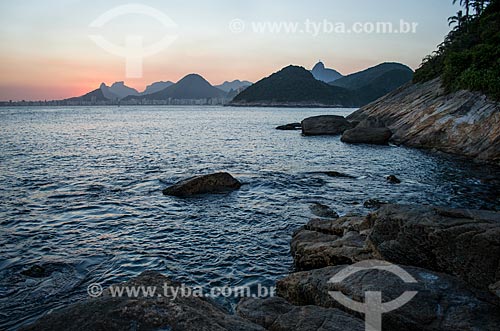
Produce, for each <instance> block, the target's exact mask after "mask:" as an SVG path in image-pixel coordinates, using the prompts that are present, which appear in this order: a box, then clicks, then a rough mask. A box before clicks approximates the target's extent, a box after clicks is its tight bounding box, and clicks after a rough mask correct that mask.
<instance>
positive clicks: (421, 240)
mask: <svg viewBox="0 0 500 331" xmlns="http://www.w3.org/2000/svg"><path fill="white" fill-rule="evenodd" d="M291 252H292V255H293V258H294V261H295V267H296V270H297V272H295V273H292V274H290V275H289V276H288V277H286V278H284V279H282V280H279V281H278V282H277V294H278V296H277V297H270V298H245V299H242V300H241V301H240V303H239V304H238V306H237V308H236V312H237V314H236V315H232V314H230V313H228V312H227V311H224V310H223V309H221V308H219V307H218V306H217V305H216V304H215V303H213V302H211V301H210V300H209V299H207V298H204V297H177V298H175V299H173V300H172V299H171V298H165V297H139V298H137V297H133V298H129V297H127V296H123V297H119V298H117V297H113V296H112V295H111V294H110V291H109V289H108V290H106V291H104V293H103V295H102V296H101V297H98V298H92V299H88V300H85V301H83V302H80V303H77V304H75V305H72V306H70V307H67V308H65V309H63V310H61V311H56V312H53V313H49V314H47V315H46V316H45V317H43V318H41V319H40V320H38V321H37V322H36V323H35V324H33V325H31V326H28V327H26V328H25V329H24V330H297V331H299V330H348V331H349V330H363V329H364V320H363V315H362V314H359V313H356V312H353V311H351V310H349V309H347V308H345V307H343V306H342V305H340V304H339V303H338V302H336V301H335V300H334V299H333V298H332V297H331V296H330V295H329V291H341V292H342V293H344V294H346V295H347V296H349V297H351V298H352V299H354V300H356V301H359V302H362V301H363V298H364V289H365V288H370V289H379V290H381V292H382V293H383V298H384V300H385V301H388V300H389V299H394V298H395V297H397V296H398V295H400V294H401V293H402V292H404V291H405V290H408V286H409V287H410V288H411V289H413V290H415V291H417V292H418V294H417V296H416V297H415V298H414V299H413V300H411V301H410V302H409V303H408V304H406V305H404V306H403V307H401V308H400V309H397V310H393V311H391V312H388V313H387V314H384V316H383V325H384V328H383V329H384V330H401V329H406V330H433V331H434V330H436V331H437V330H493V329H495V328H496V327H497V326H498V325H500V300H499V299H500V293H499V286H498V284H499V283H500V213H499V212H492V211H477V210H474V211H473V210H460V209H448V208H442V207H432V206H419V205H383V206H382V207H381V208H380V209H379V210H377V211H376V212H374V213H371V214H368V215H367V216H346V217H340V218H337V217H334V218H331V219H312V220H311V221H309V222H308V223H307V224H306V225H305V226H303V227H302V228H301V229H299V230H298V231H296V232H295V234H294V235H293V239H292V242H291ZM371 259H379V260H383V261H387V262H391V263H397V264H398V265H401V267H402V268H403V269H404V270H405V271H407V272H408V273H409V274H410V275H412V276H413V277H414V278H415V279H416V281H417V282H416V284H412V285H408V284H404V283H401V281H399V282H398V281H397V280H394V279H392V278H391V277H390V276H388V274H386V273H384V272H380V271H374V270H365V271H362V272H359V273H357V274H355V275H353V276H351V277H349V278H348V279H346V280H345V281H344V282H342V283H338V284H331V283H329V282H328V280H329V279H330V278H331V277H332V276H334V275H336V274H337V273H339V272H340V271H342V270H343V269H345V268H346V267H347V266H348V265H349V264H352V263H356V262H359V261H366V260H371ZM164 283H167V284H169V285H170V286H173V287H180V286H181V285H180V284H177V283H175V282H173V281H171V280H169V279H168V278H166V277H165V276H163V275H161V274H160V273H157V272H153V271H146V272H143V273H142V274H141V275H140V276H138V277H136V278H133V279H131V280H130V281H128V282H126V283H124V284H121V285H122V286H132V285H135V286H140V285H143V286H153V285H155V286H158V287H160V286H163V284H164ZM367 286H368V287H367Z"/></svg>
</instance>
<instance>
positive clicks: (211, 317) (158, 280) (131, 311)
mask: <svg viewBox="0 0 500 331" xmlns="http://www.w3.org/2000/svg"><path fill="white" fill-rule="evenodd" d="M165 284H167V285H168V286H172V287H177V288H178V287H179V286H180V285H179V284H176V283H173V282H171V281H170V280H169V279H168V278H166V277H165V276H162V275H161V274H159V273H157V272H151V271H148V272H144V273H142V274H141V275H140V276H139V277H137V278H135V279H132V280H130V281H129V282H127V283H123V284H120V286H150V287H152V286H156V288H157V291H158V292H159V291H160V290H162V291H163V288H164V287H163V286H164V285H165ZM161 293H164V292H161ZM171 293H173V292H171ZM160 329H161V330H172V331H176V330H179V331H180V330H183V331H184V330H205V331H224V330H225V331H233V330H241V331H246V330H248V331H261V330H264V329H263V328H262V327H261V326H259V325H257V324H254V323H252V322H249V321H246V320H244V319H243V318H241V317H238V316H235V315H230V314H228V313H227V312H225V311H223V310H222V309H220V308H218V307H216V306H215V305H214V304H212V303H210V302H209V301H207V300H205V299H204V298H199V297H195V296H180V295H179V296H177V297H176V298H172V297H168V296H162V297H160V296H157V295H156V293H155V295H153V296H151V297H150V296H138V297H130V298H129V297H128V296H122V297H116V298H113V297H112V296H111V294H110V292H109V291H105V292H104V294H103V296H101V297H99V298H94V299H89V300H86V301H83V302H80V303H77V304H75V305H73V306H70V307H68V308H65V309H64V310H60V311H56V312H52V313H49V314H48V315H46V316H44V317H42V318H41V319H40V320H38V321H37V322H36V323H34V324H32V325H30V326H28V327H27V328H25V329H24V330H36V331H45V330H47V331H49V330H50V331H59V330H60V331H66V330H72V331H79V330H81V331H84V330H85V331H86V330H103V331H104V330H109V331H112V330H116V331H121V330H160Z"/></svg>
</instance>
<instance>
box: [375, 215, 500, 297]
mask: <svg viewBox="0 0 500 331" xmlns="http://www.w3.org/2000/svg"><path fill="white" fill-rule="evenodd" d="M371 218H372V221H373V222H374V226H373V229H372V232H371V234H370V235H369V237H368V243H369V245H370V247H371V248H372V249H373V250H374V252H375V255H376V257H378V258H381V259H385V260H387V261H391V262H394V263H400V264H406V265H415V266H419V267H423V268H426V269H431V270H436V271H441V272H446V273H448V274H452V275H455V276H458V277H459V278H461V279H463V280H465V281H467V282H468V283H470V284H472V285H473V286H476V287H478V288H482V289H488V288H490V287H491V288H495V285H494V284H495V283H497V282H498V281H500V213H499V212H489V211H478V210H460V209H449V208H439V207H431V206H406V205H386V206H382V207H381V208H380V209H379V210H378V211H377V212H376V213H375V214H373V215H372V217H371Z"/></svg>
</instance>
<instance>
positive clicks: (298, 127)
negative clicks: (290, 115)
mask: <svg viewBox="0 0 500 331" xmlns="http://www.w3.org/2000/svg"><path fill="white" fill-rule="evenodd" d="M276 130H285V131H286V130H302V124H300V123H290V124H285V125H280V126H278V127H276Z"/></svg>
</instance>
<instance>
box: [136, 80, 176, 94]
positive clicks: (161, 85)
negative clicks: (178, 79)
mask: <svg viewBox="0 0 500 331" xmlns="http://www.w3.org/2000/svg"><path fill="white" fill-rule="evenodd" d="M172 85H174V83H173V82H171V81H166V82H164V81H160V82H154V83H153V84H151V85H148V86H146V89H145V90H144V91H143V92H142V93H141V95H146V94H152V93H156V92H159V91H161V90H163V89H166V88H167V87H169V86H172Z"/></svg>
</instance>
